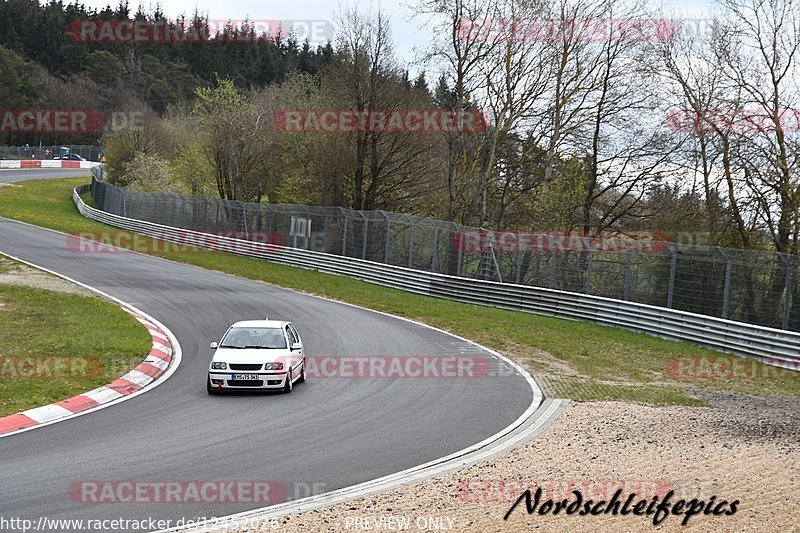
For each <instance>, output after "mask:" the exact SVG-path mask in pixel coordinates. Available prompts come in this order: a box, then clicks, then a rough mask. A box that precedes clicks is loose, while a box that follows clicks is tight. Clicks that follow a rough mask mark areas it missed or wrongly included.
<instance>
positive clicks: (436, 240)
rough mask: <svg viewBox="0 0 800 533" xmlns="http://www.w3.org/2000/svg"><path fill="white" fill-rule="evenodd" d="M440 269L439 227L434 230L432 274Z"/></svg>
mask: <svg viewBox="0 0 800 533" xmlns="http://www.w3.org/2000/svg"><path fill="white" fill-rule="evenodd" d="M438 269H439V226H436V227H435V228H434V230H433V258H432V259H431V272H436V271H437V270H438Z"/></svg>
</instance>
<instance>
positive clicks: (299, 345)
mask: <svg viewBox="0 0 800 533" xmlns="http://www.w3.org/2000/svg"><path fill="white" fill-rule="evenodd" d="M302 349H303V345H302V344H300V343H299V342H296V343H294V344H292V351H295V350H302Z"/></svg>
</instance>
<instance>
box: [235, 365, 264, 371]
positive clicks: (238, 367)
mask: <svg viewBox="0 0 800 533" xmlns="http://www.w3.org/2000/svg"><path fill="white" fill-rule="evenodd" d="M228 366H229V368H230V369H231V370H261V367H262V366H263V365H261V363H258V364H253V363H231V364H230V365H228Z"/></svg>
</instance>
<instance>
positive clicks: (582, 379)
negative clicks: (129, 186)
mask: <svg viewBox="0 0 800 533" xmlns="http://www.w3.org/2000/svg"><path fill="white" fill-rule="evenodd" d="M85 182H86V180H85V179H82V178H77V179H75V178H73V179H63V180H47V181H32V182H26V183H24V184H22V186H21V187H14V188H4V189H3V190H1V191H0V215H2V216H6V217H9V218H15V219H18V220H24V221H26V222H29V223H32V224H36V225H39V226H44V227H49V228H53V229H57V230H60V231H65V232H68V233H77V232H80V231H87V230H92V229H112V228H110V227H109V226H106V225H104V224H100V223H97V222H94V221H91V220H87V219H85V218H83V217H82V216H81V215H80V214H79V213H78V212H77V210H76V209H75V207H74V205H73V203H72V198H71V193H72V189H73V188H74V187H75V186H77V185H80V184H82V183H85ZM115 231H116V230H115ZM154 248H156V249H157V250H165V249H169V248H170V247H169V246H167V245H163V244H161V245H159V246H156V247H154ZM172 248H173V249H174V247H172ZM153 255H158V256H160V257H164V258H167V259H171V260H174V261H180V262H183V263H189V264H193V265H196V266H200V267H203V268H207V269H213V270H219V271H222V272H227V273H229V274H234V275H237V276H241V277H244V278H250V279H255V280H260V281H264V282H267V283H272V284H275V285H280V286H282V287H287V288H291V289H297V290H300V291H305V292H309V293H312V294H318V295H322V296H326V297H329V298H334V299H338V300H342V301H346V302H350V303H355V304H358V305H362V306H364V307H369V308H371V309H376V310H379V311H385V312H388V313H392V314H396V315H400V316H404V317H408V318H413V319H416V320H419V321H422V322H425V323H427V324H430V325H433V326H436V327H439V328H442V329H445V330H447V331H451V332H453V333H456V334H458V335H461V336H464V337H467V338H469V339H472V340H474V341H477V342H480V343H481V344H484V345H486V346H490V347H492V348H494V349H497V350H499V351H501V352H503V353H505V354H507V355H509V356H511V357H512V358H514V359H515V360H517V361H519V362H521V363H523V364H526V365H527V366H528V367H529V368H531V369H532V370H533V371H534V372H535V373H536V374H537V375H541V376H545V377H546V378H547V381H548V382H550V383H554V384H555V385H554V387H555V389H556V391H557V394H558V395H560V396H563V397H568V398H571V399H574V400H621V401H631V402H639V403H648V404H655V405H665V404H666V405H698V404H699V403H700V402H698V400H697V399H695V398H693V397H692V396H691V393H692V391H693V390H694V389H709V390H719V391H733V392H741V393H748V394H767V395H770V394H774V395H795V396H800V386H798V385H800V380H798V379H794V378H786V377H778V378H775V377H759V378H746V379H702V378H700V379H694V378H689V377H687V378H682V377H680V376H676V375H674V373H672V372H670V371H669V369H670V367H671V364H672V362H673V361H674V360H675V358H677V357H679V356H687V355H688V356H698V357H714V356H716V355H719V354H717V353H716V352H714V351H712V350H708V349H705V348H700V347H697V346H694V345H691V344H688V343H680V342H673V341H667V340H663V339H659V338H656V337H652V336H649V335H644V334H641V333H634V332H629V331H625V330H620V329H616V328H610V327H603V326H598V325H595V324H590V323H585V322H573V321H567V320H562V319H557V318H551V317H545V316H539V315H532V314H529V313H521V312H515V311H505V310H501V309H495V308H492V307H484V306H478V305H469V304H463V303H457V302H451V301H447V300H442V299H437V298H431V297H426V296H419V295H415V294H410V293H407V292H403V291H399V290H395V289H389V288H386V287H380V286H377V285H372V284H369V283H366V282H362V281H357V280H354V279H350V278H347V277H344V276H333V275H329V274H322V273H319V272H315V271H309V270H303V269H299V268H294V267H288V266H284V265H278V264H274V263H269V262H266V261H262V260H258V259H252V258H248V257H240V256H235V255H231V254H224V253H208V252H204V253H190V252H187V251H167V252H164V251H160V252H157V253H154V254H153ZM757 366H758V367H763V365H757ZM756 375H762V373H757V374H756Z"/></svg>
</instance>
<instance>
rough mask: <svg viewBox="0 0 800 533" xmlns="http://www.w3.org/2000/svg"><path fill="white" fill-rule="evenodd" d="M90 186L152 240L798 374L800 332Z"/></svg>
mask: <svg viewBox="0 0 800 533" xmlns="http://www.w3.org/2000/svg"><path fill="white" fill-rule="evenodd" d="M90 187H91V186H90V185H84V186H81V187H78V188H76V189H75V191H74V192H73V200H74V201H75V205H76V206H77V207H78V210H79V211H80V213H81V214H82V215H83V216H85V217H87V218H90V219H93V220H97V221H99V222H103V223H106V224H109V225H111V226H115V227H118V228H122V229H125V230H128V231H132V232H136V233H139V234H142V235H146V236H149V237H154V238H158V239H162V240H165V241H169V242H173V243H179V244H181V245H186V246H198V247H202V248H209V249H213V250H219V251H226V252H231V253H235V254H238V255H244V256H248V257H256V258H261V259H266V260H269V261H271V262H275V263H281V264H285V265H290V266H295V267H300V268H306V269H310V270H317V271H319V272H324V273H328V274H337V275H342V276H348V277H352V278H356V279H359V280H362V281H367V282H369V283H375V284H378V285H383V286H386V287H392V288H395V289H400V290H404V291H409V292H413V293H416V294H422V295H426V296H435V297H438V298H446V299H449V300H454V301H458V302H464V303H470V304H477V305H485V306H492V307H498V308H501V309H508V310H513V311H524V312H528V313H535V314H543V315H549V316H554V317H558V318H566V319H572V320H581V321H589V322H594V323H596V324H601V325H604V326H612V327H618V328H623V329H627V330H632V331H637V332H642V333H648V334H651V335H655V336H658V337H662V338H665V339H670V340H678V341H688V342H692V343H694V344H698V345H701V346H706V347H709V348H713V349H716V350H719V351H721V352H726V353H731V354H735V355H739V356H745V357H748V358H752V359H756V360H758V361H761V362H763V363H766V364H769V365H773V366H777V367H781V368H786V369H792V370H797V369H798V368H800V334H799V333H793V332H790V331H785V330H779V329H773V328H767V327H763V326H756V325H752V324H745V323H742V322H734V321H731V320H725V319H722V318H715V317H709V316H705V315H698V314H695V313H688V312H685V311H678V310H675V309H668V308H662V307H655V306H651V305H646V304H640V303H634V302H629V301H624V300H615V299H612V298H604V297H601V296H592V295H588V294H582V293H575V292H567V291H559V290H554V289H548V288H543V287H532V286H524V285H513V284H506V283H498V282H493V281H485V280H479V279H470V278H460V277H456V276H449V275H446V274H440V273H434V272H426V271H421V270H414V269H409V268H404V267H399V266H396V265H387V264H383V263H377V262H373V261H366V260H363V259H356V258H352V257H343V256H338V255H332V254H326V253H322V252H315V251H311V250H304V249H300V248H290V247H286V246H278V245H275V244H266V243H260V242H254V241H247V240H241V239H235V238H230V237H225V236H221V235H214V234H209V233H203V232H198V231H192V230H187V229H182V228H174V227H170V226H165V225H161V224H156V223H153V222H146V221H141V220H136V219H132V218H128V217H123V216H119V215H114V214H111V213H106V212H104V211H100V210H98V209H95V208H93V207H89V206H87V205H86V204H85V203H84V202H83V200H82V199H81V197H80V195H81V194H83V193H85V192H87V191H89V190H90Z"/></svg>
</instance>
